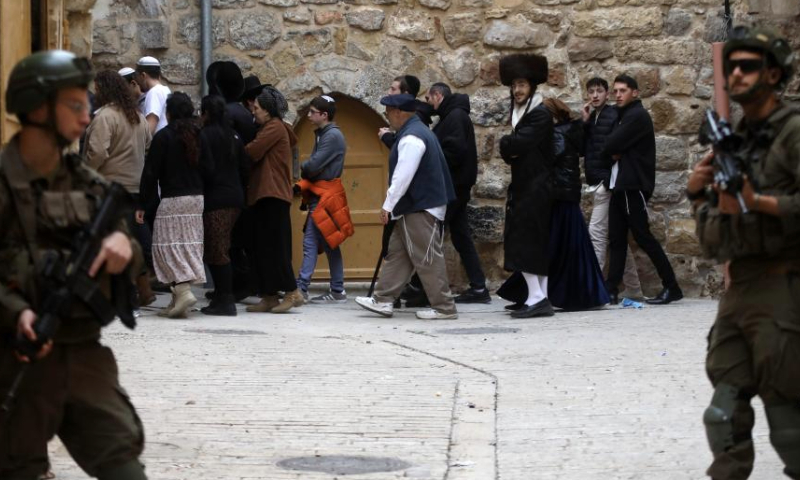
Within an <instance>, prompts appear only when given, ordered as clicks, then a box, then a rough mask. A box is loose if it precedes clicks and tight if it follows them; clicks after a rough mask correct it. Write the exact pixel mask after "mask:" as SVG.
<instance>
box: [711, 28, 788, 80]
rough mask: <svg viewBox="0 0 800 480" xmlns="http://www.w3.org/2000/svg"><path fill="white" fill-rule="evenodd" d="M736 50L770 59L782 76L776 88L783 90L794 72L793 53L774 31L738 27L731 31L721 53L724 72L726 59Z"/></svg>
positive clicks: (726, 63) (726, 68)
mask: <svg viewBox="0 0 800 480" xmlns="http://www.w3.org/2000/svg"><path fill="white" fill-rule="evenodd" d="M736 50H751V51H758V52H763V53H765V54H766V55H767V56H768V57H770V58H771V59H772V60H773V61H774V62H775V65H776V66H777V67H779V68H780V69H781V71H782V72H783V75H781V80H780V82H778V88H783V87H784V86H785V85H786V82H787V81H788V80H789V78H790V77H791V76H792V73H793V71H794V53H792V49H791V47H790V46H789V43H788V42H787V41H786V39H785V38H783V37H781V36H780V35H779V34H778V33H777V32H776V31H774V30H772V29H769V28H765V27H758V26H752V27H750V26H747V25H739V26H737V27H735V28H734V29H733V30H731V33H730V35H729V36H728V41H727V42H725V47H724V49H723V52H722V58H723V63H724V66H725V71H727V70H728V57H729V56H730V54H731V52H733V51H736Z"/></svg>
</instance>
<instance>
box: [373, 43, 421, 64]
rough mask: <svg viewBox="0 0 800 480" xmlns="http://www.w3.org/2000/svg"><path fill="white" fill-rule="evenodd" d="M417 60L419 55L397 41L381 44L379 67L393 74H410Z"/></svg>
mask: <svg viewBox="0 0 800 480" xmlns="http://www.w3.org/2000/svg"><path fill="white" fill-rule="evenodd" d="M416 60H417V54H416V53H415V52H414V51H413V50H412V49H411V48H409V47H408V46H406V45H404V44H403V43H401V42H398V41H395V40H387V41H384V42H383V43H381V49H380V51H379V52H378V61H377V62H376V63H377V64H378V65H380V66H381V67H383V68H384V69H386V70H390V71H393V72H408V71H409V70H410V69H411V67H412V65H414V63H415V62H416Z"/></svg>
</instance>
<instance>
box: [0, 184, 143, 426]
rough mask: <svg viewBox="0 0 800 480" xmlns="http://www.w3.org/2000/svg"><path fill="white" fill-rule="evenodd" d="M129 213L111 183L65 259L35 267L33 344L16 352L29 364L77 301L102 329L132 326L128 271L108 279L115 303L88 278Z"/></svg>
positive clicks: (51, 258)
mask: <svg viewBox="0 0 800 480" xmlns="http://www.w3.org/2000/svg"><path fill="white" fill-rule="evenodd" d="M131 208H132V204H131V201H130V194H129V193H128V192H127V191H126V190H125V189H124V188H123V187H122V186H121V185H120V184H118V183H112V184H111V185H110V186H109V187H108V188H107V189H106V195H105V198H104V199H103V201H102V202H100V203H99V206H98V208H97V213H96V214H95V216H94V218H92V221H91V223H89V225H87V226H86V227H84V228H83V229H81V231H79V232H78V233H77V234H76V235H75V238H73V239H72V246H71V248H70V252H69V255H68V256H67V257H66V259H64V258H62V255H60V254H58V253H51V254H47V255H44V256H43V257H44V258H42V260H41V262H40V263H41V266H40V267H39V269H40V270H41V271H40V272H39V276H40V279H41V281H40V282H39V285H40V286H41V289H40V290H41V292H42V293H43V298H42V301H41V303H40V306H39V307H38V308H37V312H36V314H37V320H36V322H34V324H33V331H34V332H35V333H36V341H31V340H29V339H28V338H27V337H25V336H22V335H20V336H18V337H17V342H16V350H17V351H18V352H19V353H20V354H21V355H25V356H27V357H28V358H29V359H30V361H31V362H33V361H34V359H35V357H36V354H37V353H39V351H40V350H41V348H42V346H44V344H45V343H47V342H48V341H50V340H52V339H53V337H54V336H55V335H56V333H57V332H58V328H59V326H60V325H61V321H62V319H65V318H66V317H67V316H68V315H69V314H70V312H71V310H72V305H73V303H74V301H75V300H80V301H81V302H82V303H83V304H85V305H86V306H87V307H88V308H89V310H91V311H92V313H93V314H94V317H95V319H96V320H97V321H98V323H100V325H102V326H106V325H108V324H109V323H111V322H112V321H113V320H114V319H115V318H116V317H119V318H120V320H121V321H122V323H123V324H125V326H126V327H128V328H130V329H133V328H134V327H135V326H136V319H135V317H134V315H133V309H134V308H135V306H136V303H135V290H134V289H133V285H132V284H131V280H130V278H129V277H128V275H127V271H125V272H123V273H121V274H119V275H112V276H111V294H112V298H113V303H111V302H109V300H108V299H107V298H106V296H105V295H104V294H103V292H102V291H101V290H100V285H98V283H97V281H95V280H94V279H92V278H90V277H89V268H90V267H91V265H92V262H94V259H95V257H97V254H98V253H99V251H100V247H101V243H102V241H103V239H104V238H105V237H106V236H107V235H109V234H110V233H111V232H112V231H113V230H114V228H115V227H116V225H117V223H118V222H119V220H120V219H121V218H125V215H126V213H129V212H130V209H131ZM29 365H30V363H23V364H22V368H21V369H20V371H19V373H18V374H17V376H16V378H15V379H14V383H13V384H12V386H11V389H10V390H9V391H8V394H7V396H6V398H5V401H4V402H3V404H2V407H0V408H2V411H3V412H6V413H7V412H8V411H9V410H10V409H11V406H12V403H13V400H14V397H15V396H16V392H17V389H18V388H19V385H20V382H21V381H22V379H23V378H24V376H25V373H26V371H27V369H28V366H29Z"/></svg>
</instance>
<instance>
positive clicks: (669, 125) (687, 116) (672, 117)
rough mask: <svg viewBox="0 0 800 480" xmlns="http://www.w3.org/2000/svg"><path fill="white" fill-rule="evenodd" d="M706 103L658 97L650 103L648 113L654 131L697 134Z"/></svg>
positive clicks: (673, 133)
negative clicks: (651, 118) (651, 119)
mask: <svg viewBox="0 0 800 480" xmlns="http://www.w3.org/2000/svg"><path fill="white" fill-rule="evenodd" d="M706 106H707V105H705V104H703V105H701V104H699V103H686V102H677V101H674V100H669V99H666V98H658V99H656V100H653V102H652V103H651V104H650V107H649V110H650V115H651V116H652V117H653V126H654V127H655V130H656V132H661V133H668V134H672V135H675V134H688V135H697V132H699V131H700V125H701V124H702V122H703V113H704V111H705V107H706Z"/></svg>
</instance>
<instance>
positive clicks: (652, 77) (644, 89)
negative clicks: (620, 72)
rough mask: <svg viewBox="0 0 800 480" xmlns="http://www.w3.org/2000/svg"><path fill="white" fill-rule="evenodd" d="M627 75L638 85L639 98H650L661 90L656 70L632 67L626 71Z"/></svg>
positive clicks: (653, 68)
mask: <svg viewBox="0 0 800 480" xmlns="http://www.w3.org/2000/svg"><path fill="white" fill-rule="evenodd" d="M628 74H629V75H631V76H632V77H633V78H635V79H636V83H638V84H639V98H649V97H652V96H654V95H656V94H657V93H658V92H659V91H660V90H661V76H660V72H659V71H658V68H655V67H634V68H631V69H630V70H628ZM609 88H611V85H609Z"/></svg>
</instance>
